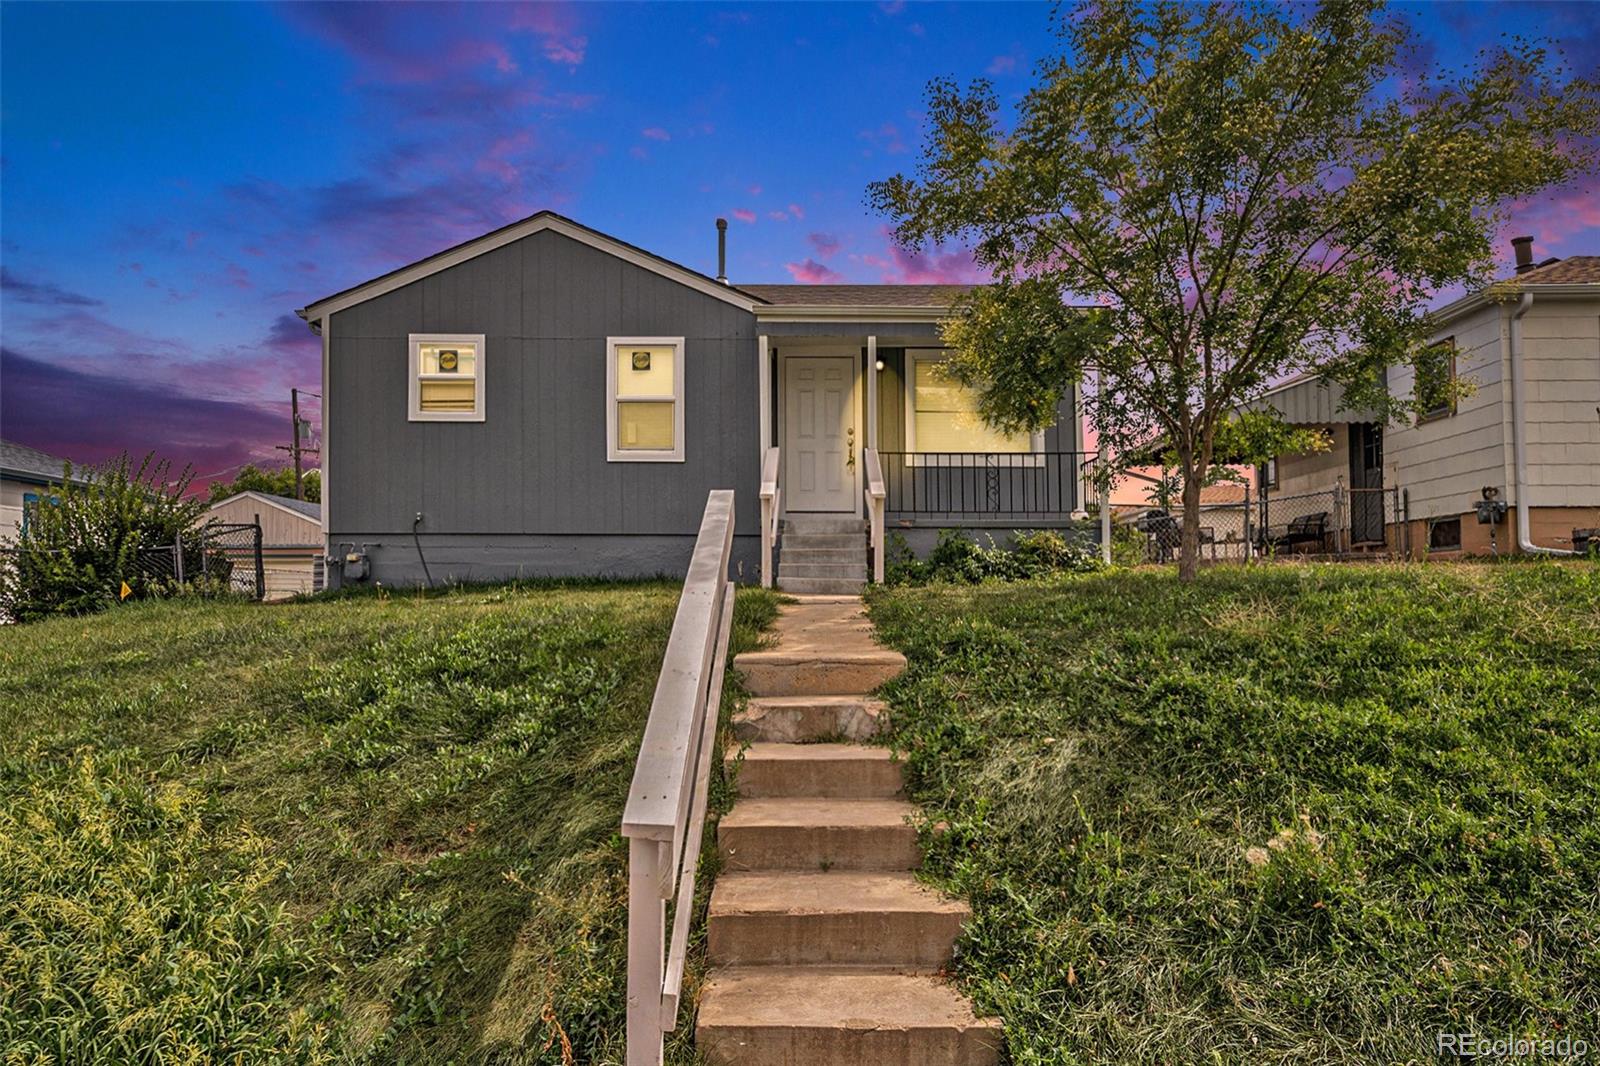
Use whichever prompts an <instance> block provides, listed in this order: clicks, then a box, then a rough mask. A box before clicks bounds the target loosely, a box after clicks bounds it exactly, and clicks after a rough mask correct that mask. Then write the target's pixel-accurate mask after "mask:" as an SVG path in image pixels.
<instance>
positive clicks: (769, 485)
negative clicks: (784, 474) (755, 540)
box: [761, 448, 783, 589]
mask: <svg viewBox="0 0 1600 1066" xmlns="http://www.w3.org/2000/svg"><path fill="white" fill-rule="evenodd" d="M779 470H780V467H779V465H778V449H777V448H768V449H767V451H766V454H764V455H763V456H762V457H761V587H762V588H764V589H770V588H771V587H772V581H773V573H772V549H773V546H774V545H775V544H777V542H778V515H779V513H780V511H781V508H782V504H783V490H782V489H780V488H779V486H778V478H779Z"/></svg>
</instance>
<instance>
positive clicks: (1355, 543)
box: [1133, 485, 1411, 563]
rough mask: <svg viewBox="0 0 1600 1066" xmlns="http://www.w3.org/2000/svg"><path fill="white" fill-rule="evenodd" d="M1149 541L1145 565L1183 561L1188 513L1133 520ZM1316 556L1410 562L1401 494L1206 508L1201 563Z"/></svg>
mask: <svg viewBox="0 0 1600 1066" xmlns="http://www.w3.org/2000/svg"><path fill="white" fill-rule="evenodd" d="M1133 527H1134V528H1135V529H1136V530H1138V531H1139V532H1140V533H1141V534H1143V535H1144V559H1145V561H1146V562H1149V563H1172V562H1176V561H1177V559H1178V556H1179V554H1180V552H1181V550H1182V543H1183V511H1182V509H1181V508H1175V509H1173V510H1171V511H1166V510H1161V509H1152V510H1150V511H1146V512H1145V513H1144V514H1142V515H1140V516H1139V517H1138V518H1136V519H1134V521H1133ZM1298 556H1309V557H1314V558H1320V559H1341V560H1349V559H1406V558H1410V556H1411V525H1410V522H1409V521H1408V520H1407V515H1406V505H1405V497H1404V494H1403V493H1402V492H1401V491H1400V489H1399V488H1383V489H1350V488H1345V487H1344V486H1342V485H1340V486H1335V487H1334V488H1332V489H1328V490H1326V491H1323V492H1305V493H1295V494H1291V495H1286V496H1278V495H1274V494H1273V493H1271V492H1270V491H1269V492H1263V493H1261V494H1260V495H1259V496H1257V497H1255V498H1253V499H1252V497H1251V494H1250V493H1249V492H1248V491H1247V492H1246V493H1245V495H1244V498H1243V499H1242V500H1238V501H1232V502H1227V503H1217V504H1204V505H1202V506H1201V507H1200V560H1201V562H1207V563H1211V562H1249V561H1252V560H1256V559H1263V560H1270V559H1278V558H1291V557H1298Z"/></svg>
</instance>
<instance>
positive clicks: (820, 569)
mask: <svg viewBox="0 0 1600 1066" xmlns="http://www.w3.org/2000/svg"><path fill="white" fill-rule="evenodd" d="M866 574H867V560H866V558H865V557H863V558H860V559H841V560H830V561H828V562H799V561H796V560H792V559H787V558H786V559H784V560H783V561H782V562H781V563H779V564H778V580H779V581H782V580H784V579H785V578H788V579H789V580H790V581H793V580H794V579H795V578H797V577H798V578H808V577H831V578H839V579H841V580H852V579H859V580H865V579H866Z"/></svg>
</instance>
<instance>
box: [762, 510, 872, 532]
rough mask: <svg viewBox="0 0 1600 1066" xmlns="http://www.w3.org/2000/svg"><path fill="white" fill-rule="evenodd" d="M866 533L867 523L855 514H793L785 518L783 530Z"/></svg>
mask: <svg viewBox="0 0 1600 1066" xmlns="http://www.w3.org/2000/svg"><path fill="white" fill-rule="evenodd" d="M791 531H792V532H795V533H865V532H866V531H867V523H866V522H865V521H864V520H862V519H860V518H857V517H856V516H855V515H825V514H792V515H789V516H788V517H787V518H785V519H784V520H783V532H785V533H788V532H791Z"/></svg>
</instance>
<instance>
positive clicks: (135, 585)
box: [0, 454, 206, 622]
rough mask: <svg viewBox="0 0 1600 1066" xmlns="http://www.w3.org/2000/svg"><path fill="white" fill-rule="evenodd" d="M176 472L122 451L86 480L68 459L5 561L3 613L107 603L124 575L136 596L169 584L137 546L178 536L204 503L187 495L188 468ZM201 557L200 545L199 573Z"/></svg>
mask: <svg viewBox="0 0 1600 1066" xmlns="http://www.w3.org/2000/svg"><path fill="white" fill-rule="evenodd" d="M170 475H171V464H170V463H168V462H166V461H165V460H162V461H160V462H157V461H156V460H155V457H154V455H153V454H152V455H147V456H145V458H144V461H143V462H141V463H140V464H139V466H138V468H137V469H135V468H134V467H133V464H132V462H131V461H130V460H129V458H128V457H127V456H126V455H123V456H121V457H120V458H118V459H115V460H113V461H112V462H109V463H107V464H105V465H104V466H101V467H98V468H96V469H95V470H94V471H93V472H92V473H91V474H90V476H89V477H88V478H87V479H86V480H81V481H80V480H75V479H74V478H73V476H72V464H70V463H68V464H67V465H66V467H65V468H64V469H63V471H62V476H61V480H62V484H61V485H59V486H56V487H54V488H52V490H51V495H52V497H53V499H52V501H51V503H49V504H45V503H43V502H41V503H39V504H35V505H34V507H33V510H32V511H31V512H30V513H29V515H28V533H27V535H26V536H25V537H23V538H22V539H21V541H19V542H18V544H17V546H16V548H15V549H14V550H13V551H12V552H11V553H10V558H9V560H8V562H7V564H6V565H4V566H0V614H3V615H5V616H8V617H10V618H12V619H14V620H15V621H18V622H29V621H34V620H37V619H40V618H44V617H47V616H49V615H52V614H86V613H88V612H91V611H99V610H103V609H104V608H106V607H108V606H110V605H111V604H113V603H116V602H117V600H118V596H119V594H120V592H121V588H122V584H123V582H127V584H128V587H129V588H130V589H131V590H132V591H131V592H130V598H140V599H142V598H145V597H148V596H154V595H159V594H161V593H163V592H167V591H170V590H171V588H170V586H171V582H170V581H163V580H161V579H159V578H155V577H152V576H150V575H149V574H146V573H141V571H140V568H139V565H138V563H139V553H140V552H141V551H148V550H150V549H152V548H157V547H161V546H165V545H171V544H174V543H176V541H177V538H178V537H179V535H181V534H182V533H183V532H184V531H186V530H188V529H190V528H192V527H193V526H194V524H195V523H196V522H197V521H199V519H200V516H201V515H202V514H204V513H205V509H206V503H205V501H204V500H203V499H184V498H183V497H184V494H185V493H186V492H187V491H188V488H189V483H190V481H191V480H192V479H193V472H192V471H191V470H190V469H188V468H185V469H184V471H183V473H181V474H180V475H179V476H178V478H177V480H175V481H174V480H170ZM199 562H200V559H199V555H198V553H196V555H195V557H194V560H193V565H194V566H195V569H194V572H196V573H198V572H200V567H199V565H198V564H199Z"/></svg>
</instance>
